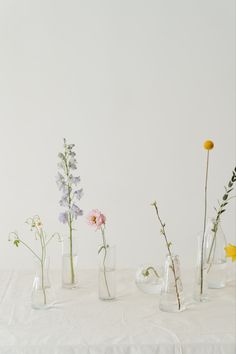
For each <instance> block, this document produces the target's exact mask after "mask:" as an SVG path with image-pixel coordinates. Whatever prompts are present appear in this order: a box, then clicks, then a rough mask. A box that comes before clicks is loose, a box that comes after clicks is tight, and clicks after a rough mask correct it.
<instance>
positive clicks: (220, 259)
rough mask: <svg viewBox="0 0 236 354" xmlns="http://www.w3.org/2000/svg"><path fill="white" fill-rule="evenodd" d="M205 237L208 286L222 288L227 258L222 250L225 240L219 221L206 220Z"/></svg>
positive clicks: (225, 280)
mask: <svg viewBox="0 0 236 354" xmlns="http://www.w3.org/2000/svg"><path fill="white" fill-rule="evenodd" d="M205 238H206V266H207V269H206V271H207V281H208V287H209V288H211V289H220V288H224V287H225V286H226V283H227V260H226V256H225V250H224V248H225V247H226V246H227V241H226V237H225V235H224V233H223V230H222V228H221V224H220V222H218V223H216V220H215V219H210V220H209V221H208V224H207V227H206V232H205Z"/></svg>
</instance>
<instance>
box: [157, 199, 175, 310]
mask: <svg viewBox="0 0 236 354" xmlns="http://www.w3.org/2000/svg"><path fill="white" fill-rule="evenodd" d="M153 206H154V208H155V210H156V214H157V218H158V220H159V222H160V224H161V227H162V230H161V233H162V235H163V236H164V238H165V242H166V246H167V250H168V253H169V256H170V260H171V269H172V271H173V275H174V282H175V291H176V297H177V302H178V310H180V309H181V303H180V295H179V289H178V277H177V276H176V269H175V264H174V260H173V256H172V252H171V249H170V245H171V243H170V242H168V240H167V236H166V232H165V224H164V223H163V222H162V221H161V218H160V215H159V211H158V208H157V204H156V202H154V203H153Z"/></svg>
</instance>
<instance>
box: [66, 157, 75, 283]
mask: <svg viewBox="0 0 236 354" xmlns="http://www.w3.org/2000/svg"><path fill="white" fill-rule="evenodd" d="M65 167H66V176H67V181H68V183H67V188H68V204H69V210H70V208H71V201H72V198H71V185H70V183H69V175H70V172H69V167H68V164H67V151H65ZM72 223H73V219H72V216H71V213H70V212H69V221H68V224H69V232H70V241H69V242H70V269H71V284H72V285H73V284H74V283H75V270H74V262H73V240H72V236H73V230H72Z"/></svg>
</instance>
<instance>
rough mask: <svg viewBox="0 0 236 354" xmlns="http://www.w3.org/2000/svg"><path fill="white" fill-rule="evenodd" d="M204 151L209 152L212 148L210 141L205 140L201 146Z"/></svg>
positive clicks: (212, 144)
mask: <svg viewBox="0 0 236 354" xmlns="http://www.w3.org/2000/svg"><path fill="white" fill-rule="evenodd" d="M203 146H204V149H206V150H211V149H213V147H214V143H213V141H211V140H206V141H205V143H204V144H203Z"/></svg>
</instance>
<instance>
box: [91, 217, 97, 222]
mask: <svg viewBox="0 0 236 354" xmlns="http://www.w3.org/2000/svg"><path fill="white" fill-rule="evenodd" d="M96 221H97V218H96V216H92V222H93V223H94V224H96Z"/></svg>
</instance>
